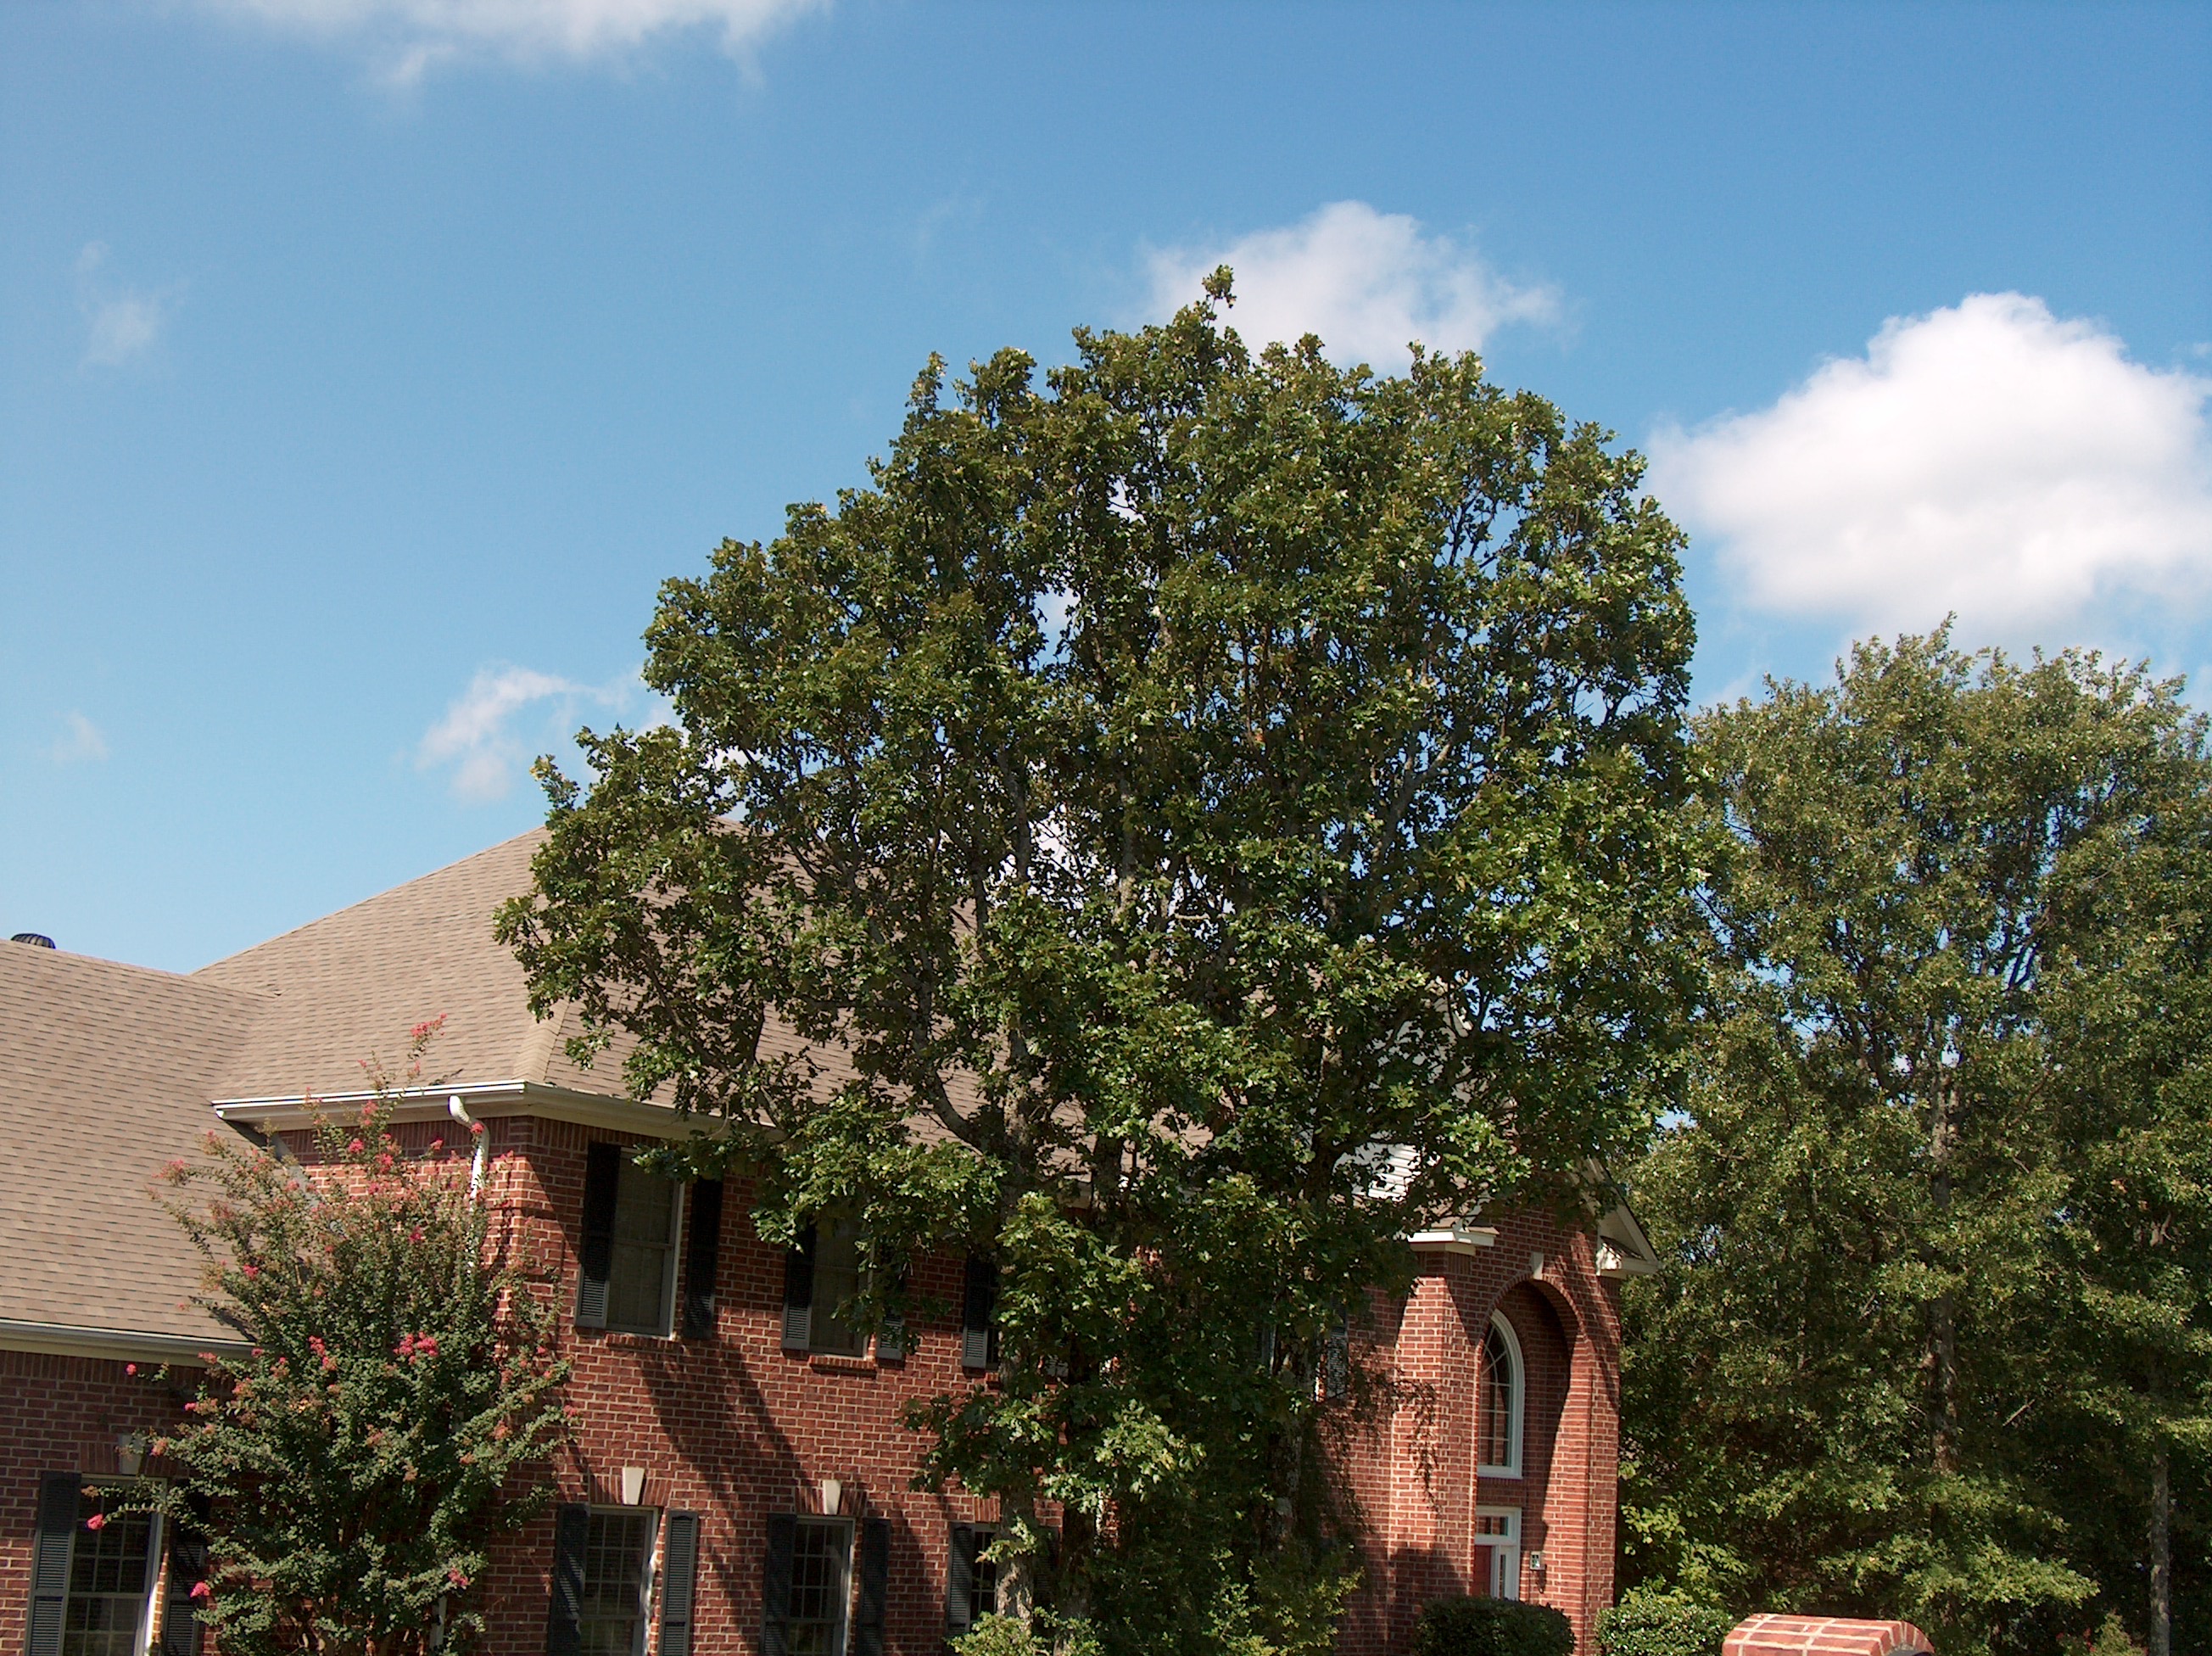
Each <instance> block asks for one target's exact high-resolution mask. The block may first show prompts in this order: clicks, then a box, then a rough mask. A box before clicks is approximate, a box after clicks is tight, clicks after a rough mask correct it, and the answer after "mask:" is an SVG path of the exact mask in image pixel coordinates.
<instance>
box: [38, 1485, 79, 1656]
mask: <svg viewBox="0 0 2212 1656" xmlns="http://www.w3.org/2000/svg"><path fill="white" fill-rule="evenodd" d="M82 1488H83V1481H82V1479H80V1478H79V1477H78V1476H77V1475H76V1473H75V1472H49V1473H47V1474H46V1476H45V1477H43V1478H41V1479H40V1481H39V1539H38V1543H37V1550H36V1551H35V1552H34V1553H33V1556H32V1560H31V1634H30V1638H29V1641H27V1644H26V1645H25V1647H24V1648H25V1650H26V1652H27V1656H61V1648H62V1617H63V1616H64V1613H65V1612H66V1611H67V1610H68V1609H69V1584H70V1552H71V1550H72V1549H74V1548H75V1546H76V1509H77V1497H78V1495H79V1493H80V1491H81V1490H82Z"/></svg>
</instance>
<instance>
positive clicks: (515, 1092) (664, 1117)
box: [215, 1081, 698, 1138]
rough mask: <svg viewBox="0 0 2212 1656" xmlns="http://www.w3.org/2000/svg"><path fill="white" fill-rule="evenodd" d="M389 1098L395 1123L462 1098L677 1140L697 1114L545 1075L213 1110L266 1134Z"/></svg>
mask: <svg viewBox="0 0 2212 1656" xmlns="http://www.w3.org/2000/svg"><path fill="white" fill-rule="evenodd" d="M378 1099H389V1100H390V1101H391V1104H392V1120H393V1121H395V1122H411V1121H441V1120H443V1119H445V1118H446V1117H447V1116H448V1115H449V1114H450V1113H451V1105H450V1103H449V1101H450V1100H452V1099H459V1100H460V1101H461V1104H462V1106H463V1107H464V1108H465V1109H466V1110H467V1111H468V1112H469V1114H471V1116H477V1117H494V1116H543V1117H547V1118H548V1119H549V1120H552V1121H565V1122H570V1123H574V1124H575V1125H577V1126H580V1127H597V1128H600V1129H605V1130H606V1131H610V1132H617V1133H635V1134H638V1135H641V1136H644V1137H647V1138H682V1137H684V1136H687V1135H689V1134H690V1133H693V1132H696V1131H697V1130H698V1123H697V1117H694V1116H690V1115H684V1114H679V1113H678V1111H674V1110H672V1109H671V1108H669V1107H668V1106H667V1105H659V1104H640V1103H639V1102H638V1101H637V1100H636V1099H624V1098H614V1097H611V1096H609V1095H608V1094H606V1093H578V1092H574V1091H572V1090H571V1089H569V1088H568V1087H551V1086H548V1085H547V1084H546V1083H544V1081H454V1082H449V1083H447V1084H446V1085H444V1086H441V1087H404V1088H401V1089H400V1090H398V1091H397V1092H392V1093H376V1092H371V1091H362V1092H353V1093H316V1094H315V1095H314V1096H313V1097H312V1098H307V1097H302V1096H299V1095H295V1096H292V1097H289V1098H272V1099H216V1101H215V1113H216V1115H217V1116H218V1117H221V1118H222V1120H224V1121H226V1122H228V1123H232V1124H233V1125H234V1126H241V1127H252V1128H256V1129H260V1130H261V1131H264V1132H286V1131H293V1130H296V1129H301V1128H304V1127H312V1126H313V1125H314V1123H315V1117H316V1114H317V1113H318V1112H324V1113H327V1112H328V1111H331V1109H333V1108H336V1107H343V1106H349V1105H362V1104H373V1103H374V1102H376V1101H377V1100H378Z"/></svg>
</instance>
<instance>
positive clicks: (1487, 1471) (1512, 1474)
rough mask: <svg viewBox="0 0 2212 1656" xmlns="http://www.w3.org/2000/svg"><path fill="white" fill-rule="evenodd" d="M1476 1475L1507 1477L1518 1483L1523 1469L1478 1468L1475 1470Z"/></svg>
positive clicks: (1510, 1467) (1515, 1467) (1502, 1467)
mask: <svg viewBox="0 0 2212 1656" xmlns="http://www.w3.org/2000/svg"><path fill="white" fill-rule="evenodd" d="M1474 1475H1475V1476H1477V1477H1507V1478H1511V1479H1513V1480H1514V1481H1515V1482H1519V1481H1520V1478H1521V1469H1520V1468H1519V1467H1518V1466H1478V1467H1476V1468H1475V1469H1474Z"/></svg>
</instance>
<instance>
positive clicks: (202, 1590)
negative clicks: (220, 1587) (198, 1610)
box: [192, 1581, 215, 1604]
mask: <svg viewBox="0 0 2212 1656" xmlns="http://www.w3.org/2000/svg"><path fill="white" fill-rule="evenodd" d="M214 1593H215V1589H214V1588H213V1587H210V1586H208V1584H207V1583H206V1582H204V1581H195V1582H193V1583H192V1597H193V1598H195V1599H197V1600H198V1601H199V1602H200V1603H201V1604H205V1603H207V1601H208V1600H209V1599H210V1598H212V1597H213V1596H214Z"/></svg>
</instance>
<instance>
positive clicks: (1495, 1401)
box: [1475, 1317, 1528, 1477]
mask: <svg viewBox="0 0 2212 1656" xmlns="http://www.w3.org/2000/svg"><path fill="white" fill-rule="evenodd" d="M1527 1384H1528V1379H1527V1374H1526V1372H1525V1371H1524V1370H1523V1368H1522V1363H1521V1342H1520V1341H1519V1340H1518V1339H1516V1338H1515V1337H1514V1334H1513V1324H1510V1323H1509V1322H1507V1321H1506V1320H1505V1319H1504V1318H1503V1317H1492V1318H1491V1319H1490V1333H1489V1334H1488V1336H1486V1337H1485V1339H1484V1340H1483V1342H1482V1415H1481V1420H1480V1424H1479V1430H1480V1434H1481V1436H1480V1444H1479V1446H1478V1455H1477V1461H1476V1465H1475V1472H1476V1475H1477V1476H1481V1477H1519V1476H1521V1405H1522V1401H1523V1398H1522V1392H1523V1391H1525V1390H1526V1389H1527Z"/></svg>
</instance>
